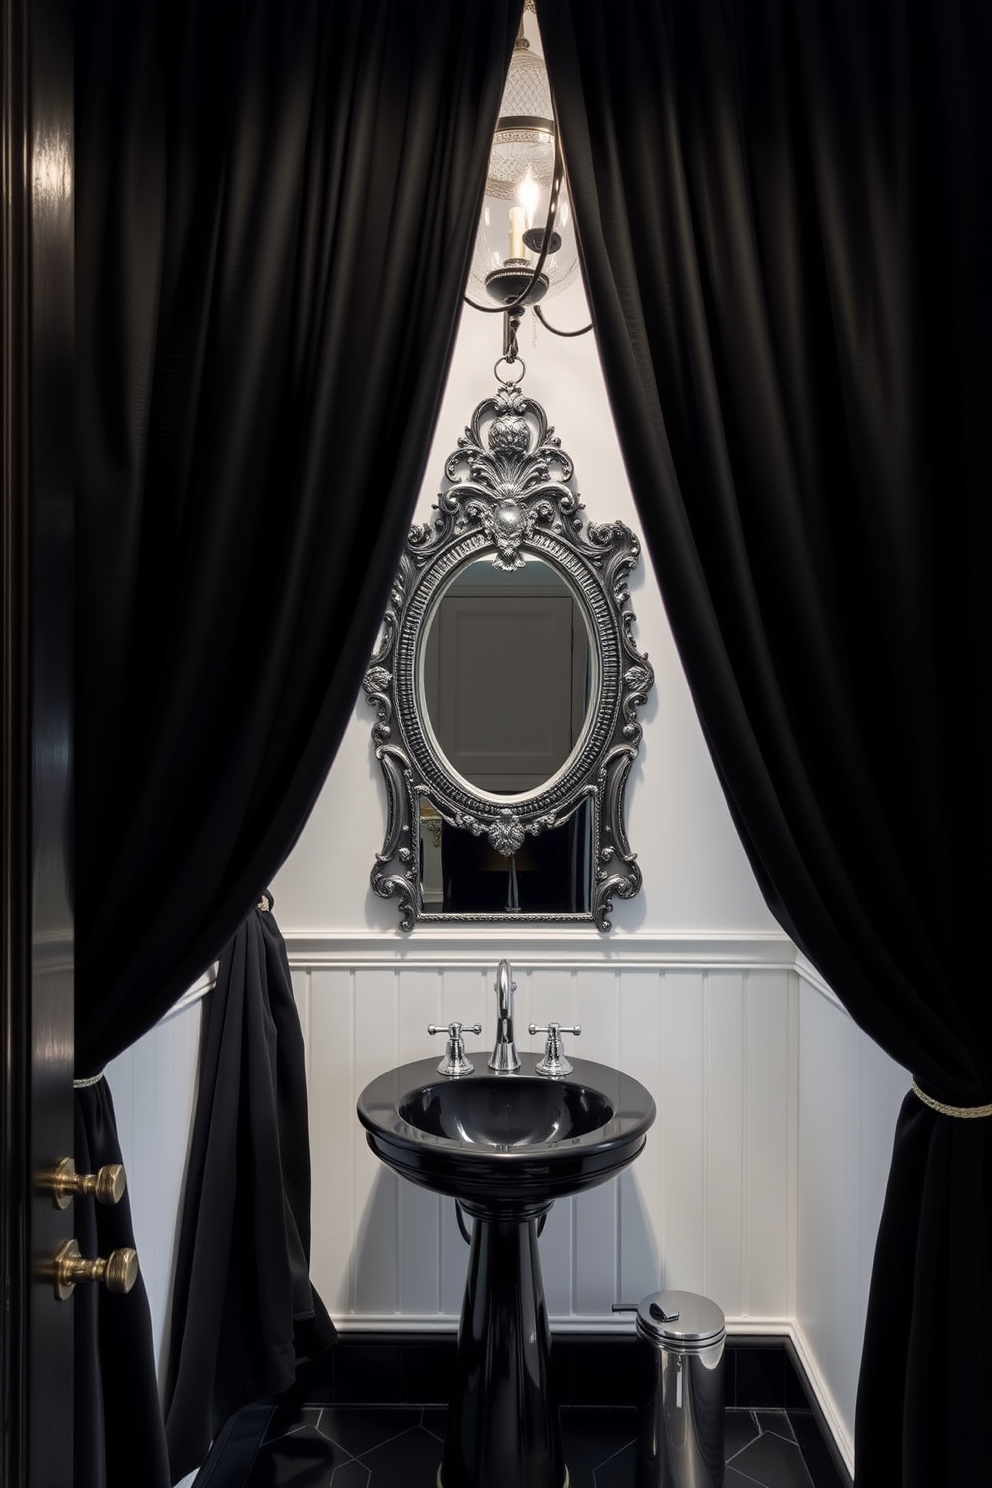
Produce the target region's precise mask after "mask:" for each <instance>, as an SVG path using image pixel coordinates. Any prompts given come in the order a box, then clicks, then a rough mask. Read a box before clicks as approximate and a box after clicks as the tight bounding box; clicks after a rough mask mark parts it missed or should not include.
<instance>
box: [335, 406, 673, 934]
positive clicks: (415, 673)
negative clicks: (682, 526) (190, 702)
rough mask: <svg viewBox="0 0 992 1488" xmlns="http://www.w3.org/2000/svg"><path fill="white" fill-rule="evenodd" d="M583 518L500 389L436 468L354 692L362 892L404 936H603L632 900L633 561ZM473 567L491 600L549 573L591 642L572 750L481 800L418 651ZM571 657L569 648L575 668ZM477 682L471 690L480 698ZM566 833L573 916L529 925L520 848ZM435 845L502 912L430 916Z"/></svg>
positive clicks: (542, 913)
mask: <svg viewBox="0 0 992 1488" xmlns="http://www.w3.org/2000/svg"><path fill="white" fill-rule="evenodd" d="M583 510H584V508H583V506H582V503H581V502H580V501H579V498H578V494H577V491H576V488H575V480H574V474H573V467H572V461H571V460H570V458H569V456H568V455H567V454H566V453H565V451H564V450H563V449H562V448H561V441H560V440H559V439H558V438H557V437H556V436H555V433H554V429H553V428H551V427H550V426H549V424H548V421H547V417H546V415H545V412H544V409H543V408H542V407H541V406H540V404H538V403H537V402H536V401H535V400H534V399H532V398H528V397H526V396H525V395H524V394H523V393H522V392H521V390H520V388H519V386H518V384H517V383H515V382H514V383H501V384H500V386H499V388H498V390H497V392H496V393H495V395H494V396H493V397H491V398H487V399H485V400H484V401H483V402H482V403H480V404H479V405H478V407H477V408H476V410H475V412H474V414H473V416H472V421H471V424H470V426H469V427H468V428H467V429H466V431H465V433H464V434H463V435H462V437H461V438H460V439H459V441H458V448H457V449H456V450H455V451H454V452H453V453H452V454H451V455H449V457H448V459H447V461H446V462H445V470H444V482H443V484H442V489H441V492H440V494H439V496H438V499H437V502H436V504H435V507H434V511H435V512H436V514H437V515H436V516H435V517H434V519H433V520H432V521H430V522H426V523H424V524H423V525H421V526H416V527H413V528H412V529H411V531H410V534H409V536H408V538H407V541H406V545H405V547H404V550H403V554H402V557H401V560H400V565H399V570H398V572H397V575H396V578H395V581H394V583H393V587H392V592H391V594H390V598H389V603H388V606H387V609H386V613H385V616H384V618H383V626H382V631H381V636H380V641H379V644H378V647H377V649H376V651H375V653H374V655H373V656H372V658H371V661H370V663H369V667H368V670H367V672H366V674H365V679H364V684H363V685H364V689H365V692H366V695H367V698H368V701H369V703H370V704H371V705H372V706H373V707H374V708H375V711H376V719H375V723H374V725H373V728H372V740H373V744H374V747H375V754H376V758H377V759H378V760H379V763H380V765H381V767H382V771H383V776H384V778H385V783H386V796H387V825H386V833H385V838H384V841H383V845H382V850H381V852H379V853H377V854H376V860H375V866H374V867H373V869H372V874H371V883H372V888H373V890H374V891H375V893H376V894H378V895H379V896H381V897H382V898H385V899H389V898H394V897H395V898H396V899H397V900H398V903H399V910H400V928H401V929H403V930H411V929H412V928H413V926H414V924H415V922H416V921H417V920H418V919H420V920H428V921H435V922H449V921H451V920H470V921H480V920H496V921H503V922H507V921H514V920H542V921H592V922H594V923H595V924H596V926H597V927H598V928H599V929H600V930H603V931H606V930H609V929H610V919H609V915H610V913H611V911H612V909H613V902H614V899H615V898H620V899H630V898H632V897H633V896H634V895H635V894H637V892H638V891H639V889H640V886H641V873H640V869H639V868H638V866H637V862H636V857H635V855H634V853H632V852H631V850H630V847H629V845H628V841H627V835H626V829H625V824H624V803H625V791H626V786H627V780H628V777H629V774H630V770H631V767H632V765H633V763H634V759H635V757H636V755H637V751H638V747H639V744H640V740H641V733H642V730H641V725H640V723H639V722H638V719H637V710H638V708H640V707H642V706H643V705H644V703H645V701H646V699H647V695H648V693H649V691H650V689H651V687H652V685H653V682H654V673H653V671H652V669H651V666H650V665H649V663H648V660H647V657H646V656H642V655H641V654H640V653H639V651H638V650H637V648H636V646H635V644H634V641H633V637H632V624H633V621H634V618H635V617H634V615H633V612H632V611H631V609H630V596H629V593H628V589H627V580H628V576H629V574H630V573H631V571H632V570H633V569H634V568H635V567H636V565H637V562H638V558H639V556H640V545H639V543H638V540H637V538H636V537H635V536H634V534H633V533H632V532H631V530H630V529H629V528H628V527H626V526H625V525H624V524H623V523H622V522H608V523H602V524H596V523H592V522H588V521H586V520H585V519H584V517H583V515H582V513H583ZM480 559H483V560H487V564H486V567H487V569H488V570H489V571H491V574H492V580H493V583H494V584H496V583H499V582H503V581H502V580H501V579H500V575H509V574H514V573H516V572H517V571H519V570H523V569H524V568H525V565H527V564H531V565H535V564H543V565H544V566H545V567H544V568H542V569H536V568H535V569H532V570H531V571H532V572H535V573H536V574H538V576H543V575H544V574H545V573H546V574H547V576H548V577H549V578H554V579H555V580H556V582H557V583H558V584H559V586H560V587H561V586H563V589H564V591H565V592H567V593H568V594H570V595H571V597H572V610H573V613H574V615H575V616H576V617H578V618H577V619H573V621H572V624H573V635H574V632H575V629H576V628H577V629H578V630H579V631H580V633H581V636H584V637H587V638H588V651H589V659H588V664H587V665H586V669H585V683H584V684H583V686H584V691H583V694H582V698H583V699H584V700H583V701H580V704H579V708H580V709H581V716H580V717H579V718H578V722H577V725H576V728H575V732H576V738H575V740H574V743H573V744H572V746H571V747H570V750H569V752H568V753H567V757H566V758H565V759H564V762H563V763H560V764H558V765H557V766H556V767H555V768H553V770H552V773H551V774H550V775H549V776H548V778H546V779H544V780H542V782H541V783H540V784H537V785H534V784H532V785H530V786H529V787H528V788H527V789H525V790H523V791H516V792H510V793H507V792H506V791H505V788H504V789H503V790H502V791H501V790H500V789H495V790H494V789H485V788H484V787H482V786H480V785H478V784H473V783H472V782H471V781H470V780H469V779H467V778H465V775H464V774H462V773H460V772H459V771H458V770H457V769H456V768H455V767H454V766H453V765H452V764H451V762H450V760H449V759H448V757H447V755H446V753H445V751H444V749H443V748H442V746H441V745H440V743H439V742H438V732H437V730H436V729H435V727H434V726H433V722H432V717H431V714H430V711H429V708H428V703H427V696H426V690H425V674H426V670H427V667H428V663H427V662H426V661H425V657H426V653H427V638H428V635H429V633H430V631H431V629H432V627H435V626H436V622H437V617H438V615H439V613H440V608H441V603H442V600H443V599H444V598H445V595H446V593H447V592H448V591H449V590H450V589H451V587H452V584H453V581H454V580H455V579H456V577H457V576H461V577H462V578H464V574H465V571H466V569H467V568H468V565H469V564H472V563H476V564H477V563H478V560H480ZM476 571H477V570H476V569H473V574H474V573H475V572H476ZM581 636H580V639H581ZM578 645H579V643H578V642H576V641H574V640H573V642H572V647H573V652H574V651H576V650H577V649H578ZM520 660H521V658H520V656H519V653H517V654H516V655H513V654H511V655H507V656H503V657H501V658H500V662H501V665H500V666H499V667H498V668H497V669H494V671H493V672H492V674H491V675H492V688H491V689H489V691H490V693H491V697H492V706H493V707H502V706H503V703H504V702H505V705H506V707H507V708H509V707H510V706H511V705H512V701H513V694H514V692H515V690H516V689H515V687H514V685H513V675H514V667H515V666H516V665H517V663H518V662H519V661H520ZM579 665H580V666H581V665H582V663H581V661H580V663H579ZM497 670H498V671H499V673H500V674H501V676H500V677H497V676H496V671H497ZM489 676H490V673H488V672H485V673H484V674H483V677H482V682H481V685H482V686H483V687H484V688H485V687H486V686H487V682H488V678H489ZM508 677H509V681H508V680H507V678H508ZM441 685H442V684H441V683H440V682H439V683H438V690H440V687H441ZM573 706H574V705H573ZM577 711H578V710H577ZM584 808H585V810H584ZM569 823H572V827H571V833H572V835H571V838H570V843H571V852H572V863H573V868H572V874H573V890H572V900H573V905H574V904H577V903H580V907H578V908H575V907H572V908H568V907H565V908H560V909H555V908H548V907H547V906H546V905H545V906H544V907H543V908H540V909H538V910H536V911H532V910H530V909H528V905H527V903H526V900H525V899H523V900H520V901H518V898H517V867H518V858H521V857H522V856H526V845H527V844H528V842H529V841H530V842H533V841H534V840H535V839H538V838H543V837H544V834H547V833H550V832H553V831H555V830H557V829H559V828H563V827H565V826H567V825H568V824H569ZM577 824H581V825H577ZM422 830H423V832H424V837H423V840H422V837H421V833H422ZM446 830H447V831H449V832H451V833H453V834H454V833H461V834H468V835H469V837H470V838H472V839H477V840H478V845H479V847H480V849H485V848H486V847H488V848H489V849H491V850H492V852H491V853H490V856H492V855H493V854H497V855H498V858H497V860H496V861H497V862H498V863H500V864H501V865H502V867H505V870H506V873H505V882H506V906H505V908H501V909H500V910H486V911H482V910H478V909H476V910H469V911H468V912H460V911H456V912H452V910H450V909H448V910H445V909H432V907H431V903H430V901H429V898H428V897H427V896H425V887H424V878H425V874H424V866H423V857H424V850H425V847H426V848H427V850H428V851H429V850H430V849H431V847H433V848H434V849H435V850H437V849H440V846H441V843H442V840H443V834H444V833H445V831H446ZM451 840H452V841H454V840H455V838H454V836H453V837H452V838H451ZM464 840H467V839H464ZM576 841H578V842H579V843H580V847H579V849H578V852H579V856H580V857H581V862H582V865H583V866H582V870H581V872H580V873H579V875H578V876H579V877H582V876H585V878H586V879H587V882H586V883H584V884H583V885H581V887H580V892H579V898H578V899H577V898H576V895H575V889H574V878H575V872H576V870H575V867H574V864H575V861H576V852H577V849H576ZM522 850H524V851H523V854H522ZM580 901H581V902H580Z"/></svg>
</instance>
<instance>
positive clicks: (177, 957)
mask: <svg viewBox="0 0 992 1488" xmlns="http://www.w3.org/2000/svg"><path fill="white" fill-rule="evenodd" d="M519 11H520V0H495V3H492V4H487V5H486V6H475V5H465V4H463V3H462V0H404V3H403V4H396V3H393V0H362V3H361V4H360V5H354V4H345V3H342V0H279V3H272V0H206V3H204V0H169V3H168V4H166V3H164V0H128V3H116V4H115V3H103V0H99V3H98V0H79V4H77V6H76V8H75V26H76V164H75V204H76V316H77V320H76V348H77V353H76V354H77V364H76V443H77V470H78V480H77V533H76V554H77V563H76V599H75V604H76V634H77V651H76V678H75V680H76V754H75V838H76V841H75V849H76V850H75V873H74V885H75V888H74V895H75V914H76V925H77V940H76V1060H77V1072H78V1073H79V1075H81V1076H89V1075H93V1074H95V1073H96V1072H97V1071H99V1070H100V1069H101V1068H102V1067H103V1066H104V1064H105V1063H106V1062H107V1061H108V1060H109V1059H111V1058H113V1056H114V1055H116V1054H118V1053H119V1052H121V1051H122V1050H123V1049H125V1048H127V1047H128V1046H129V1045H130V1044H131V1043H132V1042H133V1041H134V1040H135V1039H137V1038H138V1037H140V1035H141V1034H143V1033H144V1032H145V1031H146V1030H147V1029H148V1028H149V1027H151V1025H152V1024H153V1023H154V1022H155V1021H156V1019H157V1018H158V1017H160V1016H161V1015H162V1014H163V1013H164V1012H165V1011H166V1010H167V1008H168V1007H169V1006H170V1005H171V1004H172V1003H173V1002H174V1001H175V999H176V998H177V997H178V996H179V995H180V994H181V993H182V992H183V991H184V989H185V988H186V987H187V986H188V985H190V984H191V983H192V982H193V981H195V979H196V978H197V976H198V975H199V974H200V973H201V972H202V971H203V970H204V969H205V968H206V967H208V966H209V965H210V964H211V962H212V961H213V960H214V959H215V958H216V957H217V955H218V954H219V952H220V950H221V949H222V947H223V946H224V945H225V944H226V943H227V942H228V940H230V938H231V937H232V936H233V935H234V933H235V931H236V930H237V928H238V926H239V924H241V923H242V921H243V920H244V917H245V915H246V913H248V912H249V910H250V909H251V906H252V905H253V904H255V903H256V901H257V899H258V896H259V893H260V891H261V889H262V888H263V886H264V885H265V884H266V883H267V882H268V881H269V879H270V877H271V876H272V875H273V873H274V872H275V870H276V869H277V868H278V866H279V864H280V863H281V862H282V861H283V859H284V858H285V856H286V854H287V853H288V852H289V850H290V848H291V847H292V845H293V843H294V841H295V839H296V837H297V836H298V834H299V832H300V830H301V828H302V826H303V823H304V821H305V819H306V817H307V814H308V812H309V810H310V807H311V805H312V803H313V801H314V799H315V797H316V795H317V793H318V791H319V789H320V786H321V784H322V782H323V779H324V776H325V774H326V772H327V770H328V768H329V766H330V763H331V761H332V759H333V756H334V753H335V750H336V748H337V744H338V741H339V739H340V736H341V733H342V731H343V728H344V726H345V723H346V721H347V718H348V716H349V714H350V711H351V709H352V707H353V705H354V699H355V696H356V694H357V692H358V688H359V684H360V679H361V675H362V671H363V668H364V666H365V664H366V659H367V657H368V655H369V653H370V651H371V649H372V645H373V642H374V638H375V632H376V628H377V626H378V624H379V621H380V619H381V615H382V612H383V609H384V605H385V598H386V594H387V591H388V586H389V584H390V582H391V580H392V577H393V574H394V571H395V565H396V562H397V558H398V554H399V550H400V547H401V545H402V542H403V539H404V537H405V534H406V530H407V527H408V524H409V520H410V515H411V512H412V509H413V505H414V502H415V499H416V495H417V492H418V489H419V485H420V480H421V476H422V471H423V466H424V462H425V460H426V457H427V452H428V449H429V445H430V439H431V435H432V431H433V425H434V420H435V415H436V410H437V406H438V402H439V399H440V396H441V392H442V387H443V382H444V377H445V373H446V368H447V363H448V358H449V354H450V348H451V344H452V341H453V336H454V331H455V328H456V325H457V320H458V316H459V313H460V306H461V292H462V287H463V284H464V281H465V276H466V271H467V263H468V257H469V254H470V251H471V246H472V240H473V236H474V230H475V225H476V221H477V216H478V209H479V205H480V202H481V195H482V189H483V184H484V178H485V168H486V162H487V158H488V151H489V144H490V140H491V135H492V127H493V123H494V120H495V117H496V111H497V107H498V103H499V96H500V90H501V84H502V78H503V76H504V74H505V68H506V64H507V61H508V58H509V53H510V48H511V46H512V41H513V36H514V33H515V30H516V23H517V20H518V17H519ZM93 1090H94V1091H97V1092H98V1093H97V1094H93V1093H92V1092H87V1091H84V1092H81V1095H80V1101H79V1110H80V1118H81V1121H82V1122H83V1125H84V1130H85V1134H86V1140H85V1147H86V1150H87V1151H88V1154H89V1159H90V1162H91V1163H92V1164H94V1165H99V1164H100V1163H101V1162H105V1161H110V1160H114V1159H115V1158H119V1152H118V1149H117V1144H116V1136H115V1133H114V1125H113V1120H112V1108H111V1106H110V1104H109V1098H107V1099H106V1100H105V1096H104V1095H103V1094H100V1093H99V1092H100V1087H93ZM104 1101H105V1103H104V1104H100V1102H104ZM80 1150H82V1148H81V1149H80ZM143 1176H144V1175H134V1174H132V1175H131V1180H132V1185H133V1184H134V1183H135V1182H136V1181H141V1178H142V1177H143ZM146 1181H154V1175H151V1176H150V1177H149V1178H148V1179H147V1180H146ZM276 1202H279V1201H278V1199H277V1200H276ZM294 1212H295V1211H294ZM119 1218H121V1216H120V1215H119ZM101 1223H103V1217H102V1216H101ZM124 1228H125V1229H126V1228H127V1227H126V1225H125V1226H124ZM111 1301H113V1302H114V1303H119V1304H120V1312H119V1316H120V1317H125V1316H126V1317H127V1318H129V1319H130V1326H131V1327H132V1328H133V1332H132V1333H131V1334H130V1335H129V1336H130V1344H129V1346H128V1347H127V1348H121V1349H120V1351H119V1352H118V1353H117V1354H116V1356H115V1358H114V1359H113V1360H110V1356H109V1354H108V1353H107V1351H106V1350H104V1351H103V1355H102V1357H103V1363H104V1373H103V1378H102V1396H103V1432H102V1439H103V1440H104V1441H105V1442H106V1443H110V1442H111V1441H114V1442H115V1443H128V1444H129V1447H128V1449H125V1448H124V1447H121V1449H120V1452H118V1453H117V1455H116V1456H112V1454H110V1452H109V1451H108V1452H107V1456H106V1461H105V1463H104V1462H102V1461H101V1460H100V1453H99V1451H98V1450H97V1443H96V1438H97V1437H98V1436H99V1435H100V1432H99V1429H97V1430H96V1431H91V1430H90V1428H86V1430H85V1431H81V1434H80V1437H79V1438H78V1440H77V1447H78V1451H77V1471H76V1483H77V1488H102V1485H103V1484H104V1483H106V1484H108V1485H126V1488H132V1485H133V1484H134V1483H136V1482H141V1483H142V1484H143V1485H146V1488H161V1485H162V1484H164V1483H165V1482H166V1481H167V1478H166V1477H163V1475H162V1473H163V1471H164V1468H162V1465H161V1464H162V1463H163V1462H164V1436H163V1428H162V1422H161V1415H160V1412H159V1409H158V1402H157V1400H156V1399H155V1397H154V1393H153V1391H152V1390H150V1389H146V1390H145V1391H144V1392H143V1395H142V1399H143V1402H144V1404H143V1408H139V1406H138V1404H137V1403H136V1402H135V1401H134V1400H131V1408H130V1410H129V1411H128V1410H124V1411H122V1410H121V1408H120V1406H119V1401H120V1400H121V1399H122V1398H124V1396H125V1392H124V1391H122V1390H121V1388H120V1378H121V1376H122V1374H124V1373H129V1372H130V1373H132V1374H134V1375H135V1376H137V1375H138V1374H139V1373H141V1371H144V1373H145V1375H147V1376H148V1378H149V1379H151V1374H150V1369H145V1365H144V1364H142V1365H141V1366H140V1368H139V1366H138V1365H136V1364H135V1362H134V1361H135V1359H136V1358H137V1357H138V1356H139V1355H140V1356H141V1357H142V1358H143V1359H145V1360H147V1359H150V1357H151V1341H150V1329H149V1327H148V1312H147V1304H146V1302H145V1300H144V1296H143V1293H142V1291H141V1289H140V1286H139V1288H138V1289H137V1290H136V1291H135V1292H134V1293H132V1294H131V1296H130V1297H129V1298H126V1299H110V1298H101V1299H100V1302H99V1304H98V1305H97V1306H96V1307H95V1308H86V1309H84V1308H80V1309H79V1315H80V1319H88V1320H89V1321H85V1322H83V1323H82V1324H81V1325H80V1326H77V1360H78V1366H77V1378H79V1379H83V1378H84V1377H85V1375H86V1373H87V1371H94V1372H99V1370H100V1349H101V1348H102V1345H101V1343H100V1342H99V1338H102V1336H103V1334H104V1331H105V1327H109V1324H106V1323H105V1313H106V1309H107V1307H108V1306H109V1303H110V1302H111ZM91 1313H93V1314H96V1313H98V1314H99V1323H98V1324H97V1321H96V1317H95V1315H94V1316H93V1317H91ZM77 1321H78V1320H77ZM98 1335H99V1336H98ZM173 1345H174V1346H175V1347H181V1340H180V1339H175V1338H174V1339H173ZM108 1370H110V1371H112V1374H111V1375H110V1376H108V1372H107V1371H108ZM151 1383H152V1384H153V1383H154V1381H153V1379H151ZM83 1388H84V1389H85V1387H83ZM115 1451H116V1448H115ZM129 1453H130V1455H129ZM125 1458H126V1459H127V1460H124V1459H125Z"/></svg>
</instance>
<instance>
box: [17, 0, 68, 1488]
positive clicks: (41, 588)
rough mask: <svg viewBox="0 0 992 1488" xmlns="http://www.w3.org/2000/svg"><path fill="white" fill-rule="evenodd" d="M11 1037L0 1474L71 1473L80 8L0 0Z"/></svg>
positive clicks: (24, 1479) (64, 1480) (25, 1487)
mask: <svg viewBox="0 0 992 1488" xmlns="http://www.w3.org/2000/svg"><path fill="white" fill-rule="evenodd" d="M0 16H2V34H0V49H2V51H0V67H2V77H0V108H2V136H3V139H2V147H3V159H2V169H3V193H2V195H3V201H2V213H3V222H2V238H3V241H2V245H0V246H2V264H3V270H2V277H3V283H2V310H0V313H2V379H3V386H2V403H3V428H2V463H3V495H2V503H3V507H2V520H3V532H2V576H0V583H2V607H3V612H2V625H3V634H2V642H0V649H2V660H0V669H2V689H3V698H2V708H3V716H2V725H0V729H2V806H0V810H2V823H0V825H2V837H3V855H2V866H0V915H2V920H0V936H2V1007H0V1021H2V1039H3V1043H2V1050H0V1144H2V1150H0V1263H2V1285H3V1308H2V1312H0V1410H2V1412H3V1416H2V1431H0V1485H2V1488H71V1484H72V1419H73V1418H72V1316H73V1308H72V1303H71V1299H70V1301H69V1302H59V1301H57V1300H56V1296H55V1289H54V1285H53V1283H52V1281H51V1280H46V1279H44V1276H43V1273H44V1272H45V1270H46V1267H48V1266H50V1265H51V1263H52V1261H53V1258H54V1255H55V1251H56V1249H57V1247H58V1246H59V1244H60V1243H61V1242H62V1241H64V1240H66V1239H68V1238H69V1237H70V1236H71V1234H72V1221H73V1210H72V1205H70V1206H69V1207H68V1208H67V1209H66V1210H65V1211H62V1210H60V1209H59V1208H57V1206H56V1205H55V1203H54V1201H53V1199H52V1197H51V1194H50V1193H47V1192H46V1191H45V1190H44V1179H45V1176H46V1175H49V1174H51V1172H52V1171H53V1169H54V1167H55V1166H56V1164H57V1163H58V1162H59V1161H60V1160H61V1159H62V1158H64V1157H70V1156H71V1155H72V1071H73V1018H72V1001H73V982H72V974H73V925H72V913H71V883H70V874H71V851H72V832H71V823H72V799H71V765H72V717H71V701H72V538H73V532H72V515H73V502H72V474H73V466H72V353H73V334H72V332H73V254H72V181H73V131H72V99H73V89H72V25H71V16H72V11H71V6H70V5H69V4H68V3H66V0H0Z"/></svg>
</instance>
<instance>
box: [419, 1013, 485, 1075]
mask: <svg viewBox="0 0 992 1488" xmlns="http://www.w3.org/2000/svg"><path fill="white" fill-rule="evenodd" d="M427 1032H428V1033H446V1034H447V1035H448V1041H447V1043H446V1044H445V1046H444V1058H443V1059H442V1060H441V1062H440V1064H439V1065H438V1067H437V1072H438V1074H439V1075H449V1076H451V1077H452V1078H454V1077H455V1076H457V1075H470V1074H471V1073H472V1071H473V1070H474V1069H475V1065H474V1064H473V1063H472V1061H471V1060H470V1059H468V1058H466V1055H465V1040H464V1039H463V1038H462V1033H463V1032H464V1033H481V1032H482V1024H481V1023H456V1022H453V1023H442V1024H437V1023H428V1025H427Z"/></svg>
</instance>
